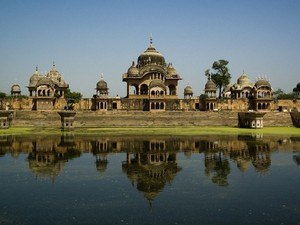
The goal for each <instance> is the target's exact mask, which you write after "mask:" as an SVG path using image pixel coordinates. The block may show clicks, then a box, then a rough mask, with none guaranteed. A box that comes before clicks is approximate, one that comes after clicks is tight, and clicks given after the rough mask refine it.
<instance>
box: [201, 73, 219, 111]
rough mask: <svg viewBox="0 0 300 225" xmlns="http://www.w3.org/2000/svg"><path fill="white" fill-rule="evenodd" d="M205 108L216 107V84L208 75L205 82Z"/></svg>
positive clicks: (211, 108) (207, 109)
mask: <svg viewBox="0 0 300 225" xmlns="http://www.w3.org/2000/svg"><path fill="white" fill-rule="evenodd" d="M204 93H205V96H206V98H205V102H204V103H205V110H206V111H209V110H214V109H216V108H217V86H216V84H215V83H214V82H213V81H212V80H211V78H210V77H208V79H207V82H206V84H205V89H204Z"/></svg>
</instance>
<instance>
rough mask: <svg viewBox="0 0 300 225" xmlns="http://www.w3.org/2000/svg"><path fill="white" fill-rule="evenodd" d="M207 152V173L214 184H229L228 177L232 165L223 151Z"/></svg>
mask: <svg viewBox="0 0 300 225" xmlns="http://www.w3.org/2000/svg"><path fill="white" fill-rule="evenodd" d="M204 154H205V158H204V161H205V174H206V175H207V176H208V177H210V178H211V181H212V182H213V183H214V184H217V185H219V186H228V181H227V177H228V175H229V174H230V165H229V162H228V160H227V159H226V158H225V157H224V155H223V154H222V152H221V151H219V152H216V153H213V152H207V153H204Z"/></svg>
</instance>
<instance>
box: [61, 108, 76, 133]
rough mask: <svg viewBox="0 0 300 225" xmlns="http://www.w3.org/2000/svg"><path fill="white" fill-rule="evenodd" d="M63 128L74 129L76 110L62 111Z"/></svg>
mask: <svg viewBox="0 0 300 225" xmlns="http://www.w3.org/2000/svg"><path fill="white" fill-rule="evenodd" d="M58 114H59V115H60V121H61V129H62V130H63V131H70V130H74V125H73V124H74V120H75V115H76V112H75V111H60V112H58Z"/></svg>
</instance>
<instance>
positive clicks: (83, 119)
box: [13, 111, 293, 128]
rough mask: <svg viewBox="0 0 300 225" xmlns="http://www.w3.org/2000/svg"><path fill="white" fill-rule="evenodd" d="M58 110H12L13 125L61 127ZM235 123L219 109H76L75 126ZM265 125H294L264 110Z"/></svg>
mask: <svg viewBox="0 0 300 225" xmlns="http://www.w3.org/2000/svg"><path fill="white" fill-rule="evenodd" d="M57 112H58V111H15V113H14V122H13V126H14V127H53V128H56V127H57V128H58V127H60V126H61V122H60V116H59V115H58V113H57ZM237 125H238V113H237V112H231V111H221V112H201V111H193V112H178V111H174V112H155V113H153V112H143V111H108V112H94V111H77V114H76V116H75V123H74V126H75V127H171V126H230V127H235V126H237ZM264 126H265V127H267V126H293V124H292V120H291V117H290V114H289V113H285V112H267V113H266V115H265V116H264Z"/></svg>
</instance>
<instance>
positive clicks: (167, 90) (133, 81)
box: [123, 37, 181, 111]
mask: <svg viewBox="0 0 300 225" xmlns="http://www.w3.org/2000/svg"><path fill="white" fill-rule="evenodd" d="M179 80H181V77H180V76H179V74H178V73H177V71H176V69H175V68H174V67H173V65H172V63H169V64H167V63H166V61H165V58H164V56H163V55H162V54H161V53H159V52H158V51H157V50H156V49H155V47H154V46H153V43H152V37H151V38H150V45H149V47H148V48H147V49H146V50H145V51H144V52H143V53H142V54H141V55H140V56H139V57H138V59H137V63H135V62H132V65H131V66H130V67H129V69H128V71H127V73H124V74H123V81H124V82H126V83H127V96H126V98H128V99H132V100H135V101H136V102H139V103H138V104H139V105H140V108H141V109H143V110H144V111H164V110H166V109H172V108H176V106H175V104H176V103H175V102H174V100H177V99H178V81H179ZM131 103H134V101H131ZM129 108H134V106H133V105H131V104H130V106H129Z"/></svg>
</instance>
